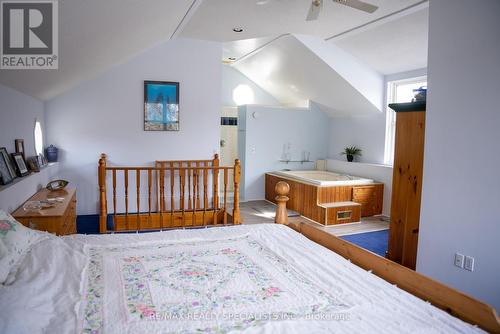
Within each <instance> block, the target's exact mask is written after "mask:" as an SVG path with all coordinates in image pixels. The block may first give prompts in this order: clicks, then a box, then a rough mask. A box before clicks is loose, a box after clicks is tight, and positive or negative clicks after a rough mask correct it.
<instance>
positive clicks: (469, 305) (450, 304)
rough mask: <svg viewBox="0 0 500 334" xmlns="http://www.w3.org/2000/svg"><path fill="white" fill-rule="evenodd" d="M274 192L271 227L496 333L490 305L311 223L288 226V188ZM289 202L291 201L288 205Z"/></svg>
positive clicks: (498, 324)
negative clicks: (302, 238) (280, 228)
mask: <svg viewBox="0 0 500 334" xmlns="http://www.w3.org/2000/svg"><path fill="white" fill-rule="evenodd" d="M287 182H288V181H287ZM275 188H276V189H275V192H276V194H277V198H278V197H279V198H280V201H279V204H278V207H277V209H276V210H277V211H276V219H275V223H277V224H283V225H287V226H288V227H290V228H292V229H294V230H295V231H297V232H299V233H301V234H302V235H304V236H305V237H307V238H308V239H310V240H312V241H314V242H316V243H317V244H320V245H322V246H323V247H326V248H328V249H330V250H331V251H333V252H335V253H337V254H339V255H340V256H342V257H344V258H346V259H348V260H350V261H351V262H352V263H353V264H355V265H357V266H359V267H361V268H363V269H365V270H371V271H372V272H373V274H375V275H377V276H379V277H380V278H382V279H384V280H386V281H387V282H389V283H391V284H395V285H397V286H398V288H400V289H403V290H405V291H407V292H409V293H411V294H412V295H414V296H416V297H418V298H420V299H422V300H424V301H428V302H430V303H431V304H432V305H434V306H435V307H437V308H440V309H442V310H444V311H446V312H448V313H449V314H451V315H453V316H455V317H457V318H459V319H462V320H463V321H466V322H468V323H470V324H473V325H477V326H479V327H481V328H482V329H484V330H486V331H488V332H490V333H500V318H499V317H498V315H497V313H496V311H495V309H494V308H493V307H491V306H490V305H488V304H486V303H483V302H481V301H479V300H477V299H474V298H472V297H470V296H468V295H466V294H464V293H463V292H461V291H458V290H456V289H453V288H451V287H449V286H447V285H445V284H443V283H440V282H438V281H435V280H433V279H431V278H429V277H427V276H424V275H422V274H420V273H417V272H416V271H413V270H411V269H409V268H406V267H404V266H402V265H400V264H398V263H396V262H393V261H391V260H389V259H386V258H384V257H381V256H379V255H377V254H375V253H372V252H370V251H368V250H366V249H363V248H361V247H359V246H357V245H355V244H352V243H350V242H348V241H345V240H343V239H341V238H339V237H336V236H334V235H333V234H330V233H328V232H326V231H324V230H322V229H321V227H319V226H317V225H315V224H313V223H309V222H307V221H304V222H297V221H295V222H293V223H288V220H287V214H286V210H287V209H286V206H287V198H288V196H289V191H290V190H291V187H290V186H288V187H287V185H286V182H284V181H280V182H278V183H277V184H276V187H275ZM290 199H291V198H290ZM290 202H292V201H291V200H290V201H289V202H288V203H290ZM278 213H279V214H278Z"/></svg>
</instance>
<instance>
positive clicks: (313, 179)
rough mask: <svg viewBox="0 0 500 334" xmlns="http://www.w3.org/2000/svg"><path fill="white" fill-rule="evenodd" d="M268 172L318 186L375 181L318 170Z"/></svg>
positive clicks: (361, 183) (358, 184)
mask: <svg viewBox="0 0 500 334" xmlns="http://www.w3.org/2000/svg"><path fill="white" fill-rule="evenodd" d="M269 174H274V175H277V176H280V177H283V178H286V179H291V180H296V181H300V182H303V183H308V184H312V185H315V186H320V187H333V186H362V185H367V184H372V183H374V182H375V181H373V180H371V179H365V178H362V177H358V176H352V175H347V174H340V173H335V172H327V171H320V170H293V171H276V172H272V173H269Z"/></svg>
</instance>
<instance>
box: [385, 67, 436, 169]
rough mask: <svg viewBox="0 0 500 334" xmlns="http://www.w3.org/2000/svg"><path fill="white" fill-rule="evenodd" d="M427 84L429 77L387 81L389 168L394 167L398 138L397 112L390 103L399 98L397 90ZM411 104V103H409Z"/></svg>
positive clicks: (386, 154) (386, 160)
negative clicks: (421, 83)
mask: <svg viewBox="0 0 500 334" xmlns="http://www.w3.org/2000/svg"><path fill="white" fill-rule="evenodd" d="M422 81H425V82H427V75H421V76H417V77H410V78H405V79H399V80H390V81H387V85H386V118H385V147H384V164H385V165H388V166H393V165H394V146H395V137H396V112H395V111H394V110H392V109H391V108H389V104H390V103H395V101H396V98H397V96H396V95H397V94H396V92H397V88H398V86H401V85H408V84H414V83H417V82H422ZM408 102H410V101H408Z"/></svg>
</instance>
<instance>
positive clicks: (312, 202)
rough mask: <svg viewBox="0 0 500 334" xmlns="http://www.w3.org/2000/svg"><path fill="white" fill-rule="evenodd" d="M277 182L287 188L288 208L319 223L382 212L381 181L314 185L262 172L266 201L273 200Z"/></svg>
mask: <svg viewBox="0 0 500 334" xmlns="http://www.w3.org/2000/svg"><path fill="white" fill-rule="evenodd" d="M280 181H283V182H286V183H288V184H289V187H290V195H289V197H290V201H289V202H288V204H287V205H288V208H289V209H290V210H294V211H297V212H298V213H300V214H301V215H302V216H304V217H307V218H309V219H311V220H314V221H316V222H318V223H320V224H323V225H336V224H345V223H353V222H359V221H360V220H361V217H369V216H374V215H379V214H382V205H383V200H384V184H383V183H373V184H370V185H360V186H317V185H312V184H307V183H303V182H300V181H295V180H291V179H287V178H284V177H281V176H277V175H274V174H272V173H267V174H266V200H268V201H271V202H273V203H276V200H275V197H274V196H275V191H274V188H275V186H276V184H277V183H278V182H280Z"/></svg>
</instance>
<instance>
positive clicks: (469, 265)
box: [464, 256, 474, 271]
mask: <svg viewBox="0 0 500 334" xmlns="http://www.w3.org/2000/svg"><path fill="white" fill-rule="evenodd" d="M464 268H465V270H468V271H474V258H473V257H472V256H466V257H465V262H464Z"/></svg>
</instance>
